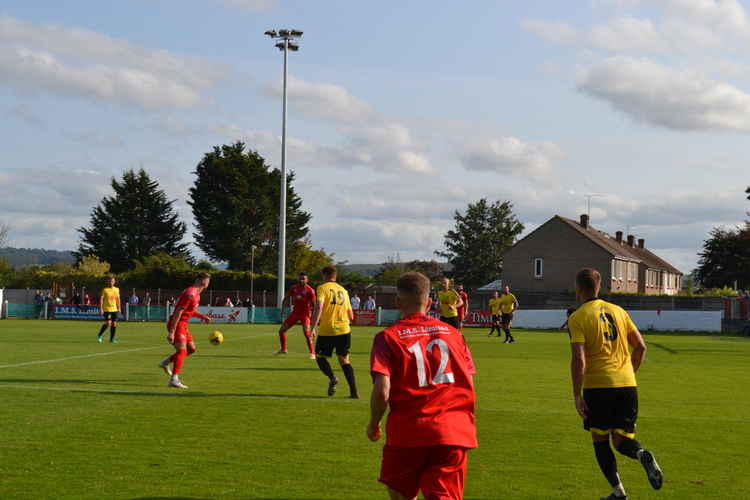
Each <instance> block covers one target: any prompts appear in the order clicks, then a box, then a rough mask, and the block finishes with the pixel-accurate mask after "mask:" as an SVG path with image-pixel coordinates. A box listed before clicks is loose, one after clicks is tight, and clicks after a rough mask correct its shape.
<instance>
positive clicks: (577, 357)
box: [570, 342, 588, 418]
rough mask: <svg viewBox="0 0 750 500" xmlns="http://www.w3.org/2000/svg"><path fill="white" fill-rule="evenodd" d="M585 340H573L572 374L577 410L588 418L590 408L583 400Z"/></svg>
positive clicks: (571, 347)
mask: <svg viewBox="0 0 750 500" xmlns="http://www.w3.org/2000/svg"><path fill="white" fill-rule="evenodd" d="M584 345H585V344H584V343H583V342H573V343H571V344H570V350H571V354H572V356H571V360H570V376H571V378H572V379H573V398H574V399H575V405H576V410H578V414H579V415H581V417H583V418H586V414H587V413H588V408H587V407H586V402H585V401H584V400H583V376H584V374H585V373H586V351H585V349H584Z"/></svg>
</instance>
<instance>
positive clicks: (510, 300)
mask: <svg viewBox="0 0 750 500" xmlns="http://www.w3.org/2000/svg"><path fill="white" fill-rule="evenodd" d="M516 309H518V299H516V296H515V295H513V294H512V293H510V287H509V286H508V285H505V286H504V287H503V293H502V294H501V295H500V326H501V327H502V329H503V331H504V332H505V340H503V344H505V343H508V344H510V343H512V342H515V341H516V339H514V338H513V334H511V333H510V325H511V323H513V314H514V313H515V311H516ZM499 335H500V333H499V332H498V336H499Z"/></svg>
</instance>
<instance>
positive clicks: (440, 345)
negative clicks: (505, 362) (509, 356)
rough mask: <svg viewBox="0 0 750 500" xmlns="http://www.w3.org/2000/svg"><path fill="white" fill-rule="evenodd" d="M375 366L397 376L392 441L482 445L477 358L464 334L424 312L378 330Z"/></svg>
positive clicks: (393, 379)
mask: <svg viewBox="0 0 750 500" xmlns="http://www.w3.org/2000/svg"><path fill="white" fill-rule="evenodd" d="M370 370H371V372H372V373H373V374H376V373H381V374H383V375H387V376H389V377H390V380H391V393H390V398H389V405H390V413H389V414H388V422H387V424H386V444H388V445H391V446H436V445H451V446H463V447H466V448H476V446H477V437H476V425H475V423H474V406H475V401H476V400H475V397H474V382H473V380H472V377H471V376H472V375H474V373H475V369H474V362H473V360H472V358H471V353H470V352H469V348H468V347H467V346H466V343H465V342H464V338H463V336H462V335H461V334H460V333H459V332H458V331H457V330H455V329H454V328H453V327H451V326H449V325H446V324H445V323H443V322H442V321H439V320H437V319H434V318H431V317H429V316H426V315H424V314H413V315H411V316H408V317H406V318H404V319H402V320H400V321H398V322H396V323H395V324H394V325H392V326H391V327H389V328H386V329H385V330H384V331H382V332H380V333H378V334H377V335H376V336H375V340H374V342H373V346H372V357H371V362H370Z"/></svg>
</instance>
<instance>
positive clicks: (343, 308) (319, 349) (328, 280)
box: [312, 266, 359, 399]
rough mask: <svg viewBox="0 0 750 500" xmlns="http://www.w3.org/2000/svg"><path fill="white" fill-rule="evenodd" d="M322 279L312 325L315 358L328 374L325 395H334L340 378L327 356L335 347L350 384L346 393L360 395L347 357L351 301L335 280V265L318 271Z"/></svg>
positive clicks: (350, 343) (355, 397) (349, 345)
mask: <svg viewBox="0 0 750 500" xmlns="http://www.w3.org/2000/svg"><path fill="white" fill-rule="evenodd" d="M321 274H322V275H323V280H324V281H325V283H323V284H322V285H320V286H319V287H318V289H317V290H316V296H317V299H316V302H315V311H314V312H313V318H312V326H313V330H312V332H313V337H317V340H316V341H315V361H316V362H317V363H318V368H320V371H321V372H323V374H324V375H325V376H326V377H328V395H329V396H333V393H335V392H336V386H337V385H338V383H339V381H338V379H337V378H336V375H334V374H333V369H332V368H331V364H330V363H329V362H328V358H330V357H331V356H332V355H333V350H334V349H335V350H336V356H337V357H338V358H339V364H340V365H341V370H342V371H343V372H344V376H345V377H346V381H347V383H348V384H349V397H350V398H352V399H359V394H358V393H357V383H356V381H355V379H354V368H352V365H351V362H350V360H349V350H350V349H351V346H352V334H351V332H352V328H351V326H350V325H351V322H352V321H353V320H354V311H352V303H351V301H350V300H349V292H347V291H346V288H344V287H343V286H341V285H339V284H338V283H336V268H335V267H333V266H327V267H324V268H323V270H322V271H321Z"/></svg>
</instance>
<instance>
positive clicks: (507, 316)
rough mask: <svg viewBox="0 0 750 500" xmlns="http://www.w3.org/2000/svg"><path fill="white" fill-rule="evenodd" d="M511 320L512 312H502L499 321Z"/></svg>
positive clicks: (507, 321) (508, 321) (506, 321)
mask: <svg viewBox="0 0 750 500" xmlns="http://www.w3.org/2000/svg"><path fill="white" fill-rule="evenodd" d="M511 321H513V313H503V315H502V316H501V318H500V323H510V322H511Z"/></svg>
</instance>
